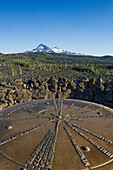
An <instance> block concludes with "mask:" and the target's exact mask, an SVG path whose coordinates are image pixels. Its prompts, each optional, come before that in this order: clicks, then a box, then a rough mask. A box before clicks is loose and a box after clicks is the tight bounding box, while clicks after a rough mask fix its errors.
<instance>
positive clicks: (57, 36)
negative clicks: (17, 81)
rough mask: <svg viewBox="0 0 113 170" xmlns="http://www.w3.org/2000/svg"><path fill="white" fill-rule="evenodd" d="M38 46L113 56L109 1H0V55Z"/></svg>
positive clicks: (111, 1)
mask: <svg viewBox="0 0 113 170" xmlns="http://www.w3.org/2000/svg"><path fill="white" fill-rule="evenodd" d="M40 43H43V44H46V45H48V46H49V47H55V46H58V47H60V48H63V49H65V50H70V51H75V52H80V53H85V54H94V55H106V54H110V55H113V0H0V52H2V53H12V52H23V51H26V50H31V49H33V48H35V47H37V46H38V45H39V44H40Z"/></svg>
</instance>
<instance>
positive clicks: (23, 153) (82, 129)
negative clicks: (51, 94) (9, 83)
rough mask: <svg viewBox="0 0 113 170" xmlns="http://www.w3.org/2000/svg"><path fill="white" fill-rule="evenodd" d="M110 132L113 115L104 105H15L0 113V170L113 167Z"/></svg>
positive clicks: (44, 102) (67, 101)
mask: <svg viewBox="0 0 113 170" xmlns="http://www.w3.org/2000/svg"><path fill="white" fill-rule="evenodd" d="M112 132H113V110H112V109H110V108H108V107H105V106H103V105H99V104H96V103H91V102H87V101H81V100H74V99H72V100H71V99H48V100H36V101H31V102H25V103H22V104H18V105H15V106H12V107H10V108H7V109H4V110H3V111H1V112H0V169H17V170H19V169H54V170H61V169H68V170H69V169H70V170H79V169H88V168H90V169H94V168H97V169H99V168H100V169H101V168H113V133H112ZM83 146H86V148H89V150H88V152H87V151H85V149H83V148H84V147H83Z"/></svg>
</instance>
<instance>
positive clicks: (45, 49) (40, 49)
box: [30, 44, 76, 55]
mask: <svg viewBox="0 0 113 170" xmlns="http://www.w3.org/2000/svg"><path fill="white" fill-rule="evenodd" d="M30 52H33V53H37V52H44V53H62V54H67V55H76V53H75V52H70V51H67V50H63V49H61V48H58V47H54V48H50V47H48V46H46V45H44V44H40V45H39V46H38V47H37V48H35V49H33V50H32V51H30Z"/></svg>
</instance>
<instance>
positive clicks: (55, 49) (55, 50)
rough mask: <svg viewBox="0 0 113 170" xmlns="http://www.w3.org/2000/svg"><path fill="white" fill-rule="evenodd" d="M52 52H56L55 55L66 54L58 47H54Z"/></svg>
mask: <svg viewBox="0 0 113 170" xmlns="http://www.w3.org/2000/svg"><path fill="white" fill-rule="evenodd" d="M52 50H53V51H54V52H55V53H64V52H65V51H64V50H63V49H61V48H58V47H54V48H52Z"/></svg>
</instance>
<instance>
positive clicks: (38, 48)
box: [32, 44, 54, 53]
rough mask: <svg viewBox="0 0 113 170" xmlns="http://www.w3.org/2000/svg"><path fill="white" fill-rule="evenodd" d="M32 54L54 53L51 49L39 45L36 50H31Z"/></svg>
mask: <svg viewBox="0 0 113 170" xmlns="http://www.w3.org/2000/svg"><path fill="white" fill-rule="evenodd" d="M32 52H34V53H35V52H45V53H54V51H52V49H51V48H49V47H48V46H46V45H44V44H40V45H39V46H38V47H37V48H35V49H33V50H32Z"/></svg>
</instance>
